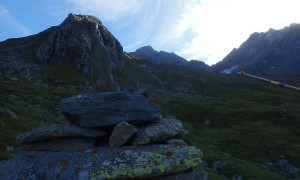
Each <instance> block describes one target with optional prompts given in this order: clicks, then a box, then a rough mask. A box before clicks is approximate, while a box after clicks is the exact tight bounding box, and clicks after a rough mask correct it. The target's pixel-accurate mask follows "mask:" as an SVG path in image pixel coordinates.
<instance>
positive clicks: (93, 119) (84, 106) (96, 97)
mask: <svg viewBox="0 0 300 180" xmlns="http://www.w3.org/2000/svg"><path fill="white" fill-rule="evenodd" d="M60 105H61V107H62V111H63V114H64V116H66V118H67V119H68V120H69V121H70V122H71V123H72V124H77V125H79V126H81V127H103V126H112V125H116V124H118V123H120V122H122V121H125V122H128V123H130V124H144V123H148V122H155V121H157V120H158V119H159V118H160V115H161V108H160V106H159V105H157V104H155V103H153V102H151V100H150V99H148V98H145V97H143V96H142V95H135V94H132V93H128V92H102V93H95V94H82V95H77V96H73V97H69V98H67V99H64V100H62V101H61V102H60Z"/></svg>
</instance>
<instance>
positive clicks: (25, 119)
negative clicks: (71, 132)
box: [0, 65, 84, 160]
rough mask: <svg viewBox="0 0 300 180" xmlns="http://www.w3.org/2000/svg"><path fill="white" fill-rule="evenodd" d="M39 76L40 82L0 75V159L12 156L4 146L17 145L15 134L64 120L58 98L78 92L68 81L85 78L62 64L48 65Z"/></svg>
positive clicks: (75, 83)
mask: <svg viewBox="0 0 300 180" xmlns="http://www.w3.org/2000/svg"><path fill="white" fill-rule="evenodd" d="M41 79H42V80H43V83H33V82H24V81H22V80H21V79H12V80H11V79H9V78H4V77H3V78H1V79H0V81H1V86H0V92H1V93H0V99H1V101H0V109H1V110H0V160H1V159H6V158H8V157H10V156H12V153H9V152H7V151H6V147H7V146H9V145H13V146H16V143H15V137H16V136H17V135H18V134H20V133H23V132H26V131H29V130H31V129H33V128H35V127H38V126H43V125H46V124H49V123H63V122H64V119H63V118H59V114H60V108H59V102H60V101H61V100H62V99H63V98H66V97H68V96H72V95H75V94H78V93H79V91H78V90H77V89H76V88H71V86H70V85H78V84H83V82H84V77H83V76H82V75H81V74H79V73H77V72H75V71H74V70H72V69H71V68H67V66H65V65H62V66H57V67H49V69H48V70H47V71H46V72H45V73H44V75H42V76H41ZM54 81H56V82H54ZM72 87H73V86H72ZM9 96H16V97H17V98H9ZM5 109H10V110H11V111H12V112H13V113H14V114H15V115H16V116H18V119H14V118H13V117H12V116H11V115H9V114H8V113H7V112H6V111H4V110H5Z"/></svg>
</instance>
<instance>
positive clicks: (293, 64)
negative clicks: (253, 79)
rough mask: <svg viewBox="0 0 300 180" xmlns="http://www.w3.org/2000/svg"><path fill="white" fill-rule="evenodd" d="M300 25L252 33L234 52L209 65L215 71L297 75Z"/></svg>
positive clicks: (299, 68) (299, 65) (298, 70)
mask: <svg viewBox="0 0 300 180" xmlns="http://www.w3.org/2000/svg"><path fill="white" fill-rule="evenodd" d="M299 62H300V24H291V25H290V26H288V27H285V28H283V29H280V30H274V29H269V31H267V32H262V33H253V34H252V35H251V36H250V37H249V38H248V39H247V40H246V41H245V42H244V43H243V44H242V45H241V46H240V47H239V48H238V49H233V50H232V51H231V52H230V53H229V54H228V55H227V56H226V57H224V59H223V60H222V61H220V62H218V63H217V64H215V65H213V66H212V68H211V69H212V70H213V71H216V72H224V73H229V72H231V73H235V72H238V71H240V70H244V71H246V72H249V73H256V74H272V75H284V74H297V73H298V74H299V72H300V63H299Z"/></svg>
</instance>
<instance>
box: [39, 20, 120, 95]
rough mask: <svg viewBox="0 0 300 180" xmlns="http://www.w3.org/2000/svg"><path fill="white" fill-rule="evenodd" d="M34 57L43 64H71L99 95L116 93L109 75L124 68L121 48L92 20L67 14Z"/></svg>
mask: <svg viewBox="0 0 300 180" xmlns="http://www.w3.org/2000/svg"><path fill="white" fill-rule="evenodd" d="M36 56H37V60H38V61H39V62H42V63H47V64H48V63H58V64H61V63H65V62H69V63H71V64H73V65H74V67H75V68H76V70H77V71H80V72H83V73H84V74H86V75H88V76H89V77H90V79H91V80H92V82H93V86H94V87H95V89H96V90H98V91H118V86H117V84H116V83H115V82H114V81H113V78H112V73H111V71H112V68H122V67H123V65H124V60H123V47H122V46H121V44H120V43H119V41H118V40H117V39H116V38H115V37H114V36H113V35H112V34H111V33H110V32H109V31H108V30H107V29H106V28H105V27H104V26H103V24H102V23H101V21H100V20H99V19H97V18H96V17H94V16H85V15H74V14H69V16H68V17H67V18H66V19H65V20H64V22H63V23H62V24H60V25H59V26H57V27H53V28H52V29H51V31H50V32H49V33H48V35H47V39H46V40H45V41H44V42H43V44H42V45H41V46H40V47H39V48H38V50H37V55H36Z"/></svg>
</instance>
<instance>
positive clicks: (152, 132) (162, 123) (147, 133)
mask: <svg viewBox="0 0 300 180" xmlns="http://www.w3.org/2000/svg"><path fill="white" fill-rule="evenodd" d="M187 133H188V131H187V130H186V129H184V128H183V126H182V123H181V121H179V120H178V119H176V118H174V117H169V118H162V119H160V120H159V121H158V122H156V123H151V124H146V125H144V126H142V127H140V128H138V132H137V133H136V134H135V135H134V137H133V139H132V144H134V145H142V144H150V143H153V142H163V141H165V140H168V139H174V138H176V137H181V136H183V135H184V134H187Z"/></svg>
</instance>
